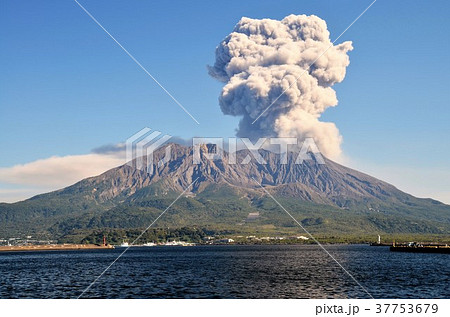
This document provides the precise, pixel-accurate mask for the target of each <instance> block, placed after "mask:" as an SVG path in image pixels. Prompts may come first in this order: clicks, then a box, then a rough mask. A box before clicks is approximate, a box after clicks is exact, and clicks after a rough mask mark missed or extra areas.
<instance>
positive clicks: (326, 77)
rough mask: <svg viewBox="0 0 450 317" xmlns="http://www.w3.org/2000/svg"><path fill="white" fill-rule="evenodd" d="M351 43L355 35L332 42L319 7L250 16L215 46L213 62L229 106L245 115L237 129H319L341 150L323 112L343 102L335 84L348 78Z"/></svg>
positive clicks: (318, 136)
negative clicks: (318, 13)
mask: <svg viewBox="0 0 450 317" xmlns="http://www.w3.org/2000/svg"><path fill="white" fill-rule="evenodd" d="M352 49H353V47H352V43H351V42H344V43H342V44H339V45H333V44H332V42H331V40H330V33H329V32H328V30H327V25H326V23H325V21H324V20H322V19H320V18H319V17H317V16H314V15H311V16H306V15H298V16H297V15H289V16H287V17H285V18H284V19H282V20H281V21H278V20H271V19H262V20H258V19H250V18H246V17H244V18H242V19H241V20H240V21H239V22H238V24H237V25H236V26H235V27H234V30H233V32H232V33H230V34H229V35H228V36H227V37H226V38H225V39H224V40H223V41H222V42H221V43H220V44H219V46H218V47H217V48H216V59H215V63H214V66H209V67H208V68H209V74H210V75H211V76H213V77H214V78H216V79H218V80H220V81H222V82H224V83H225V85H224V87H223V89H222V92H221V95H220V97H219V104H220V107H221V110H222V112H223V113H224V114H226V115H232V116H240V117H242V119H241V121H240V123H239V127H238V129H237V136H239V137H248V138H252V139H256V138H259V137H274V136H278V137H297V138H298V139H299V140H302V139H304V138H307V137H312V138H314V140H315V142H316V143H317V145H318V147H319V149H320V150H321V152H322V153H323V154H324V155H325V156H327V157H329V158H337V157H338V156H339V155H340V154H341V146H340V145H341V142H342V137H341V135H340V133H339V130H338V129H337V127H336V126H335V124H334V123H331V122H323V121H320V120H319V119H320V116H321V114H322V113H323V112H324V111H325V110H326V109H327V108H328V107H333V106H336V105H337V103H338V100H337V98H336V93H335V91H334V90H333V89H332V88H331V87H332V86H333V85H334V84H335V83H339V82H341V81H342V80H343V79H344V77H345V71H346V67H347V66H348V65H349V58H348V55H347V52H348V51H351V50H352ZM321 54H323V55H322V56H321ZM316 59H317V60H316ZM311 64H312V65H311ZM310 65H311V66H310ZM297 78H298V79H297ZM283 91H285V92H284V94H283V95H282V96H281V97H280V95H281V94H282V93H283ZM277 98H278V99H277ZM272 103H273V105H272V106H270V105H271V104H272ZM269 106H270V108H269V109H268V110H266V109H267V107H269ZM265 110H266V111H265ZM264 111H265V112H264ZM263 112H264V113H263ZM261 113H263V115H261ZM260 115H261V117H259V118H258V116H260ZM257 118H258V120H256V122H254V120H255V119H257ZM253 122H254V124H252V123H253Z"/></svg>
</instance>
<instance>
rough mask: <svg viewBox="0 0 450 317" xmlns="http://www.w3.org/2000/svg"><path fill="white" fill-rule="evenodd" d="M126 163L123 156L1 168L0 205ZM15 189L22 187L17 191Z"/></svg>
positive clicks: (57, 159)
mask: <svg viewBox="0 0 450 317" xmlns="http://www.w3.org/2000/svg"><path fill="white" fill-rule="evenodd" d="M124 163H125V159H124V155H123V153H122V152H116V153H110V154H97V153H91V154H84V155H68V156H52V157H50V158H46V159H41V160H37V161H34V162H30V163H26V164H20V165H15V166H12V167H6V168H0V183H1V184H3V186H2V187H3V188H0V201H6V202H13V201H18V200H22V199H26V198H29V197H31V196H33V195H36V194H40V193H44V192H48V191H51V190H56V189H60V188H62V187H66V186H69V185H72V184H74V183H75V182H77V181H80V180H82V179H84V178H86V177H90V176H95V175H99V174H101V173H103V172H105V171H107V170H109V169H111V168H114V167H117V166H119V165H122V164H124ZM17 185H21V187H20V188H17ZM5 187H6V188H5Z"/></svg>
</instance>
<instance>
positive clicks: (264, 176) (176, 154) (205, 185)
mask: <svg viewBox="0 0 450 317" xmlns="http://www.w3.org/2000/svg"><path fill="white" fill-rule="evenodd" d="M170 146H171V150H172V155H171V159H170V161H168V162H167V163H165V164H162V165H160V166H158V164H155V165H154V171H153V173H151V174H150V173H147V171H145V170H137V169H135V168H134V167H132V166H129V165H123V166H119V167H117V168H114V169H111V170H109V171H107V172H105V173H103V174H101V175H99V176H96V177H91V178H87V179H84V180H82V181H80V182H78V183H76V184H74V185H72V186H69V187H67V188H64V189H61V190H58V191H55V192H52V193H48V194H43V195H38V196H35V197H33V198H31V199H28V200H26V201H23V202H19V203H15V204H0V221H1V224H0V228H1V227H3V228H4V229H5V230H6V229H7V228H6V227H8V226H9V228H10V229H11V228H14V229H15V230H16V231H17V230H20V228H27V227H28V226H39V225H40V224H41V225H42V226H44V227H45V226H48V225H49V224H54V223H60V222H64V221H65V220H66V219H67V218H72V219H75V218H76V217H78V216H79V215H86V214H89V217H95V216H96V215H98V214H101V213H105V212H106V211H108V210H115V212H116V213H118V212H120V210H121V206H126V207H127V208H129V207H130V206H133V205H137V206H142V202H143V201H152V200H154V199H162V198H163V197H172V196H174V195H175V194H178V193H181V192H182V191H183V190H185V189H186V188H188V187H189V186H190V185H191V184H192V185H191V186H190V187H189V190H188V192H187V194H188V196H190V197H191V198H192V199H194V200H195V199H197V198H196V197H204V196H205V195H209V198H210V199H209V200H211V199H213V200H214V195H217V196H220V197H222V196H225V197H227V196H228V197H229V198H230V199H240V198H242V197H245V198H246V202H247V204H249V205H250V206H251V205H252V202H254V201H255V200H256V199H260V198H261V197H264V196H267V195H265V192H264V191H263V190H262V189H261V187H260V184H262V185H263V186H264V187H265V188H266V190H268V191H269V192H270V193H271V194H272V195H273V196H274V197H277V198H278V199H281V200H283V201H288V202H289V203H298V204H300V203H308V204H310V205H315V204H317V205H318V206H330V207H331V208H334V209H336V210H347V211H349V212H350V211H353V212H359V213H361V212H363V213H369V214H370V213H383V214H386V215H394V216H398V217H404V216H406V217H413V218H415V219H416V220H417V221H420V220H424V221H425V220H426V221H435V222H436V223H439V222H440V223H443V224H445V226H444V228H443V229H442V228H441V229H442V230H444V231H445V230H447V229H446V228H448V224H449V223H450V206H447V205H444V204H442V203H440V202H438V201H435V200H432V199H419V198H416V197H413V196H411V195H409V194H406V193H404V192H402V191H400V190H398V189H397V188H395V187H394V186H392V185H390V184H388V183H385V182H383V181H380V180H378V179H376V178H374V177H371V176H368V175H366V174H363V173H360V172H358V171H355V170H352V169H350V168H347V167H344V166H342V165H339V164H337V163H335V162H333V161H331V160H328V159H325V164H318V163H317V162H316V160H314V159H313V160H306V161H304V162H303V163H302V164H295V159H296V158H297V154H296V153H289V155H288V158H287V159H288V160H287V164H281V162H280V156H279V155H277V154H275V153H272V152H268V151H260V153H261V155H262V157H263V158H264V160H265V161H266V164H258V163H257V162H256V161H255V160H254V159H253V158H252V160H251V161H250V162H249V163H248V164H229V157H228V155H227V154H226V153H225V154H224V158H223V159H222V160H215V161H211V160H208V159H206V158H205V157H204V156H203V155H202V159H201V163H200V164H193V159H192V154H193V149H192V147H185V146H181V145H177V144H171V145H170ZM205 151H207V149H206V147H203V148H202V149H201V152H202V153H203V152H205ZM165 153H166V151H165V147H163V148H160V149H159V150H158V151H156V152H155V153H154V162H159V161H160V160H162V158H163V157H164V155H165ZM247 155H248V152H246V151H239V152H238V153H237V154H236V161H237V162H238V163H239V162H242V161H243V160H244V158H245V157H246V156H247ZM144 163H145V162H144ZM194 180H196V181H195V182H194ZM193 182H194V183H193ZM224 191H225V192H226V194H225V195H223V192H224ZM233 196H235V197H233ZM256 206H257V205H254V206H251V207H252V208H257V207H256ZM150 207H154V208H156V207H155V206H154V205H151V206H150ZM163 207H164V206H163V205H161V206H160V208H163ZM199 208H200V207H199ZM240 208H243V207H240ZM191 209H192V208H191ZM103 221H104V220H103ZM97 225H98V226H101V224H100V225H99V224H97Z"/></svg>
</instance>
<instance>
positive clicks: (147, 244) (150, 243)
mask: <svg viewBox="0 0 450 317" xmlns="http://www.w3.org/2000/svg"><path fill="white" fill-rule="evenodd" d="M142 246H144V247H155V246H157V244H156V243H154V242H147V243H144V244H143V245H142Z"/></svg>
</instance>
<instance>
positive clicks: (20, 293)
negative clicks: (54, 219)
mask: <svg viewBox="0 0 450 317" xmlns="http://www.w3.org/2000/svg"><path fill="white" fill-rule="evenodd" d="M325 247H326V248H327V249H328V250H329V252H330V253H331V254H332V255H333V256H334V257H335V258H336V259H337V260H338V261H339V262H340V263H341V264H342V265H343V266H344V267H345V268H346V269H347V270H348V271H349V272H350V273H351V274H353V276H354V277H355V279H356V280H357V281H358V282H360V283H361V284H362V285H363V286H364V287H365V288H366V289H367V290H368V291H369V293H371V294H372V295H373V296H374V297H375V298H450V289H449V285H450V265H449V264H450V256H449V255H448V254H418V253H395V252H389V248H386V247H369V246H363V245H351V246H325ZM122 251H123V249H120V248H118V249H115V250H96V251H65V252H57V251H53V252H47V251H44V252H20V253H0V297H1V298H76V297H78V296H79V295H80V294H81V292H82V291H83V290H84V289H85V288H86V287H87V286H88V285H89V284H90V283H91V282H92V281H93V280H94V279H95V278H96V277H97V276H98V275H99V274H100V273H101V272H102V271H103V270H104V269H105V268H106V267H107V266H108V265H109V264H110V263H111V262H112V261H113V260H114V259H115V258H116V257H117V256H118V255H119V254H120V252H122ZM83 297H86V298H367V297H368V295H367V294H366V293H365V292H364V290H363V289H362V288H361V287H359V286H358V285H357V284H356V283H355V282H354V281H353V280H352V279H351V278H350V277H349V276H348V275H347V274H346V273H345V272H344V271H343V270H342V268H340V267H339V266H338V265H337V264H336V263H335V262H334V261H333V260H332V259H331V258H330V257H329V256H328V255H327V254H326V253H325V252H324V251H323V250H321V249H320V248H319V247H318V246H313V245H310V246H301V245H297V246H294V245H293V246H279V245H278V246H277V245H272V246H270V245H267V246H196V247H136V248H130V249H129V250H128V252H126V253H125V254H124V256H123V257H122V258H120V259H119V260H118V261H117V262H116V263H115V264H114V265H113V266H112V267H111V268H110V269H109V270H108V272H107V273H105V275H103V276H102V277H101V278H100V279H99V280H98V282H97V283H96V284H95V285H94V286H93V287H92V288H91V289H90V290H89V291H87V292H86V293H85V294H84V296H83Z"/></svg>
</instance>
